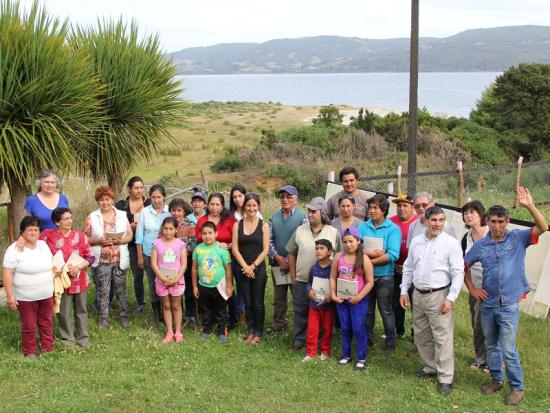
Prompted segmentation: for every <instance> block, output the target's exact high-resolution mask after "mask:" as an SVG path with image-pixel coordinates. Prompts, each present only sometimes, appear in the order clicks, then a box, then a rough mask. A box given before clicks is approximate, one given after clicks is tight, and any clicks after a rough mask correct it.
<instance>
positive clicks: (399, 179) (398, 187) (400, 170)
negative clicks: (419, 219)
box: [397, 165, 413, 196]
mask: <svg viewBox="0 0 550 413" xmlns="http://www.w3.org/2000/svg"><path fill="white" fill-rule="evenodd" d="M401 173H402V168H401V165H397V196H399V195H401ZM411 195H413V194H411Z"/></svg>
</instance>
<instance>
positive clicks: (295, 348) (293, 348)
mask: <svg viewBox="0 0 550 413" xmlns="http://www.w3.org/2000/svg"><path fill="white" fill-rule="evenodd" d="M303 348H304V345H303V344H293V345H292V346H290V351H291V352H293V353H296V352H297V351H300V350H301V349H303Z"/></svg>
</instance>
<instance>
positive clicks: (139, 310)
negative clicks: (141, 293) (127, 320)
mask: <svg viewBox="0 0 550 413" xmlns="http://www.w3.org/2000/svg"><path fill="white" fill-rule="evenodd" d="M144 311H145V304H140V305H138V306H137V307H136V309H135V310H134V315H140V314H143V312H144Z"/></svg>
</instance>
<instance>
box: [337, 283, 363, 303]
mask: <svg viewBox="0 0 550 413" xmlns="http://www.w3.org/2000/svg"><path fill="white" fill-rule="evenodd" d="M358 289H359V284H358V283H357V281H354V280H343V279H341V278H338V279H337V280H336V296H337V297H341V298H343V299H348V298H351V297H353V296H354V295H357V293H358Z"/></svg>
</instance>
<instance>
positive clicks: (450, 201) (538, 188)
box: [359, 161, 550, 208]
mask: <svg viewBox="0 0 550 413" xmlns="http://www.w3.org/2000/svg"><path fill="white" fill-rule="evenodd" d="M460 169H462V170H460ZM414 178H415V179H411V180H412V181H413V182H414V184H415V185H414V186H412V185H411V187H412V189H411V190H409V175H408V174H407V173H402V174H400V168H398V170H397V171H396V174H394V175H377V176H365V177H361V178H359V181H360V184H359V186H360V187H361V188H362V189H369V190H372V191H377V192H387V193H391V194H398V193H401V192H408V193H409V194H411V195H414V192H420V191H426V192H430V193H431V194H433V195H434V197H435V199H436V201H437V202H438V203H442V204H446V205H453V206H458V207H460V206H462V205H463V204H464V203H465V202H467V201H468V200H474V199H477V200H480V201H481V202H482V203H483V204H484V205H486V206H490V205H494V204H501V205H504V206H506V207H509V208H513V207H514V206H515V190H516V184H517V183H519V184H520V185H522V186H525V187H528V188H529V190H530V191H531V193H532V195H533V198H534V200H535V203H536V205H537V206H545V205H550V161H537V162H525V163H521V162H518V164H510V165H501V166H491V165H481V166H480V165H477V166H472V167H469V166H468V165H463V166H462V168H460V164H458V167H454V168H452V169H451V168H450V169H448V170H444V171H419V172H417V173H416V174H415V177H414Z"/></svg>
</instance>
